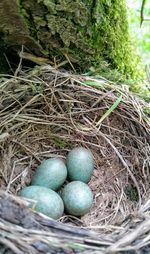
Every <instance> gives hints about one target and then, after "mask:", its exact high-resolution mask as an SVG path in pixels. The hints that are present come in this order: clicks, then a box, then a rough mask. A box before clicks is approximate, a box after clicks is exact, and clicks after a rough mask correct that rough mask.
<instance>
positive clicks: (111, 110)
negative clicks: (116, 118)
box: [96, 95, 122, 126]
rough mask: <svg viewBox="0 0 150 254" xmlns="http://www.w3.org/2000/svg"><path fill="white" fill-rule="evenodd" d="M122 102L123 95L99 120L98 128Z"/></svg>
mask: <svg viewBox="0 0 150 254" xmlns="http://www.w3.org/2000/svg"><path fill="white" fill-rule="evenodd" d="M121 100H122V95H120V97H119V98H118V99H117V100H116V101H115V102H114V104H113V105H112V106H111V107H110V108H109V109H108V110H107V111H106V112H105V114H104V115H103V116H102V117H101V118H100V119H99V121H98V122H97V124H96V126H98V125H99V124H101V123H102V122H103V121H104V119H105V118H106V117H108V116H109V115H110V114H111V113H112V112H113V111H114V110H115V108H117V107H118V105H119V103H120V102H121Z"/></svg>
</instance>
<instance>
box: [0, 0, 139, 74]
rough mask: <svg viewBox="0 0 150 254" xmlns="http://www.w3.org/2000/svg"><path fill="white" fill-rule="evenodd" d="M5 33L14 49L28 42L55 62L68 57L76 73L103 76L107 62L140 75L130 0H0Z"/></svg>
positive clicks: (3, 39) (30, 49)
mask: <svg viewBox="0 0 150 254" xmlns="http://www.w3.org/2000/svg"><path fill="white" fill-rule="evenodd" d="M0 34H1V39H0V40H1V42H2V43H4V44H5V46H7V47H9V48H10V47H11V49H13V50H14V49H15V50H20V49H21V46H22V45H24V46H25V51H27V52H30V53H34V54H36V55H37V56H40V57H41V56H42V57H43V56H44V57H46V58H48V59H50V60H51V61H53V62H54V59H55V61H56V62H58V63H61V62H63V61H64V60H67V61H68V63H70V64H68V68H70V66H71V67H72V68H74V69H75V70H76V71H77V72H82V73H83V72H87V71H89V70H92V71H94V72H96V73H101V74H102V73H103V72H105V71H106V69H107V64H108V65H110V68H111V69H117V70H119V72H121V73H122V74H125V75H126V77H132V78H134V77H136V76H137V75H138V72H137V68H136V66H137V62H138V58H137V56H136V55H135V53H134V50H133V49H132V46H133V45H132V43H131V41H130V36H129V32H128V21H127V12H126V6H125V0H93V1H92V0H86V1H84V0H75V1H70V0H57V1H54V0H36V1H35V0H11V1H10V0H1V2H0ZM104 63H105V65H104Z"/></svg>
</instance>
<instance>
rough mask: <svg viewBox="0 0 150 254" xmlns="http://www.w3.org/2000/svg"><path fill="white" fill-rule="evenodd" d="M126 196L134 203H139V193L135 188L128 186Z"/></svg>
mask: <svg viewBox="0 0 150 254" xmlns="http://www.w3.org/2000/svg"><path fill="white" fill-rule="evenodd" d="M125 194H126V195H127V197H128V198H129V199H130V200H131V201H133V202H137V201H138V192H137V189H136V188H135V187H133V186H127V187H126V188H125Z"/></svg>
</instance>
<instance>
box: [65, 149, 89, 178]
mask: <svg viewBox="0 0 150 254" xmlns="http://www.w3.org/2000/svg"><path fill="white" fill-rule="evenodd" d="M67 170H68V176H69V179H70V180H71V181H82V182H84V183H88V182H89V180H90V178H91V176H92V173H93V170H94V159H93V155H92V153H91V151H90V150H88V149H86V148H83V147H77V148H74V149H73V150H71V151H70V152H69V153H68V156H67Z"/></svg>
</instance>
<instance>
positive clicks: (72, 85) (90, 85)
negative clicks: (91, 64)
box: [0, 66, 150, 253]
mask: <svg viewBox="0 0 150 254" xmlns="http://www.w3.org/2000/svg"><path fill="white" fill-rule="evenodd" d="M120 95H121V96H122V100H121V102H120V103H119V105H118V106H117V107H116V109H115V110H113V112H111V114H107V116H106V115H105V113H106V112H107V113H108V109H110V108H111V106H112V105H113V104H114V103H115V102H116V101H117V99H118V97H120ZM145 107H148V105H147V104H146V103H145V102H143V101H142V100H140V99H139V98H137V97H135V96H134V95H133V94H131V93H130V92H128V89H127V87H126V86H123V87H117V86H116V85H115V84H113V83H111V82H108V81H107V80H104V79H102V78H101V79H98V80H96V79H93V78H91V77H85V76H74V75H71V74H69V73H66V72H59V71H58V70H55V69H53V68H52V67H50V66H46V67H40V68H37V69H34V70H32V71H30V72H29V71H28V72H27V73H21V75H20V76H18V77H17V76H15V77H4V76H3V77H2V79H1V83H0V130H1V134H0V148H1V159H0V174H1V175H0V185H1V189H2V190H4V191H5V192H6V193H10V194H13V195H17V193H18V192H19V190H20V189H21V188H23V187H24V186H26V185H28V184H30V181H31V177H32V174H33V173H34V171H35V170H36V167H37V165H38V164H39V163H40V162H41V161H42V160H43V159H45V158H50V157H54V156H55V157H57V156H58V157H61V158H63V159H64V160H65V156H66V154H67V152H68V151H69V150H70V149H71V148H73V147H75V146H84V147H87V148H89V149H90V150H91V151H92V153H93V155H94V159H95V169H94V174H93V176H92V179H91V181H90V183H89V186H90V187H91V189H92V191H93V193H94V202H93V207H92V209H91V212H90V213H89V214H87V215H85V216H83V217H81V218H75V217H72V216H69V215H66V214H64V216H63V217H62V218H61V219H60V222H59V224H60V225H62V224H61V222H63V223H64V224H63V227H64V229H67V227H68V224H69V225H70V224H71V225H73V226H77V227H82V228H85V229H88V230H89V229H90V230H92V231H94V232H95V234H96V240H94V239H93V238H91V242H92V247H91V246H90V247H89V246H88V248H87V246H86V244H85V240H84V239H82V240H83V241H82V244H81V242H80V241H79V242H80V244H79V243H78V241H77V240H75V241H73V242H74V243H78V244H79V246H78V247H81V246H80V245H83V246H82V247H85V248H87V249H90V248H91V249H93V251H94V250H95V251H98V253H115V252H119V251H121V250H123V251H125V250H126V251H127V250H138V249H140V248H142V247H144V246H147V245H148V244H150V235H149V233H150V211H149V209H150V202H149V194H150V192H149V186H150V120H149V119H148V117H147V116H146V115H145V114H144V108H145ZM105 116H106V117H105ZM2 196H3V195H2ZM2 196H1V197H2ZM14 199H15V197H14ZM1 200H4V199H3V198H1ZM17 200H18V199H17ZM141 222H142V223H143V224H140V223H141ZM9 223H10V222H8V221H7V220H5V219H4V218H3V219H2V221H1V224H0V225H1V232H3V234H1V235H0V236H1V238H0V239H2V235H5V234H4V232H5V231H7V232H8V231H10V232H9V237H10V234H11V232H12V235H15V234H16V238H17V239H18V237H20V238H19V240H20V245H18V246H20V247H17V246H16V248H18V250H20V252H19V251H18V253H32V252H30V251H28V252H21V251H22V250H21V246H24V244H25V242H27V241H29V239H32V240H31V241H34V239H35V235H36V234H38V236H40V232H37V233H35V234H34V233H33V232H30V230H29V232H28V237H27V238H26V239H25V238H24V237H25V236H24V234H25V231H23V230H24V229H23V227H22V229H21V230H22V231H17V230H18V227H17V226H15V225H11V227H10V228H11V230H9V229H8V228H9V226H10V224H9ZM144 223H145V224H144ZM59 224H58V225H59ZM77 227H72V228H71V231H72V232H76V231H75V230H76V229H77ZM136 227H137V231H136V230H135V229H136ZM132 230H133V232H132ZM15 232H17V233H15ZM18 232H19V233H18ZM87 232H89V231H87ZM134 232H135V233H134ZM26 233H27V232H26ZM128 233H130V235H129V237H128ZM132 233H133V235H132ZM57 234H58V232H57ZM57 234H53V236H52V239H53V238H54V237H57ZM89 234H90V233H89ZM41 235H42V236H43V238H44V236H45V238H44V239H46V240H45V241H46V243H49V245H51V244H52V239H51V238H50V235H47V233H45V235H44V233H43V232H41ZM100 236H101V237H102V238H101V239H103V241H102V240H101V239H100ZM32 237H33V238H32ZM90 237H91V235H90ZM80 238H82V234H81V235H80ZM6 239H7V236H6V237H5V240H6ZM8 239H9V242H11V241H10V239H11V237H10V238H8ZM8 239H7V241H4V237H3V241H2V240H1V242H2V244H3V245H7V246H8V247H9V248H11V246H9V244H8ZM13 239H14V238H13ZM57 240H58V241H57V244H58V246H59V247H61V248H62V246H65V244H64V245H63V244H62V241H60V242H59V239H57ZM80 240H81V239H80ZM66 241H67V240H66ZM96 241H97V243H96ZM116 241H117V242H116ZM119 241H120V242H119ZM14 242H15V240H14ZM29 242H30V241H29ZM115 242H116V243H115ZM132 243H134V246H133V245H132ZM57 244H56V245H57ZM88 244H89V243H88ZM28 246H30V247H31V242H30V243H29V244H28ZM55 247H56V246H55ZM22 248H23V247H22ZM71 249H74V248H72V247H71ZM149 251H150V250H149ZM14 253H15V251H14ZM16 253H17V252H16ZM33 253H38V252H33Z"/></svg>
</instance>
